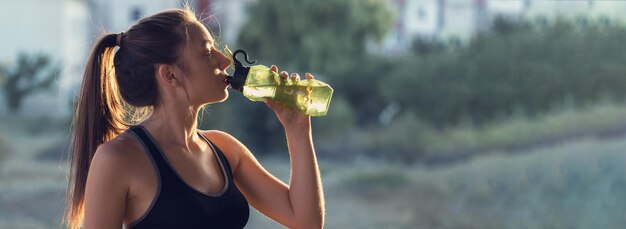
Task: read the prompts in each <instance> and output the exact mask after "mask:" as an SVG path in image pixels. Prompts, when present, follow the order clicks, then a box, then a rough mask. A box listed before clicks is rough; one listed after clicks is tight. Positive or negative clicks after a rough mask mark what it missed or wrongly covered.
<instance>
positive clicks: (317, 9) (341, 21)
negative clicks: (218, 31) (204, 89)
mask: <svg viewBox="0 0 626 229" xmlns="http://www.w3.org/2000/svg"><path fill="white" fill-rule="evenodd" d="M248 12H249V14H248V21H247V22H246V23H245V25H244V26H243V28H242V30H241V33H240V36H239V38H238V46H239V48H242V49H245V50H246V51H248V52H249V53H250V55H251V59H252V60H255V59H259V60H260V62H261V63H263V64H267V65H270V64H276V65H277V66H279V69H280V70H287V71H291V72H294V71H295V72H302V71H309V72H313V73H314V74H315V75H316V77H317V78H321V79H323V80H324V77H328V76H337V75H340V74H339V73H338V72H344V71H345V70H346V69H354V68H355V67H358V65H359V64H360V62H361V61H362V60H363V58H364V57H365V56H367V48H368V47H367V45H368V44H370V42H377V41H380V40H382V38H383V37H384V35H385V34H386V33H387V31H388V30H389V29H390V28H391V25H392V16H393V15H392V13H391V11H390V10H389V9H388V8H387V4H386V3H385V2H384V1H382V0H359V1H353V0H327V1H316V0H294V1H281V0H264V1H257V2H255V3H252V4H251V5H250V7H249V8H248ZM333 73H334V74H333ZM351 76H352V75H349V76H348V75H346V76H343V77H341V78H342V79H341V80H345V81H347V80H351V78H352V77H351ZM302 77H304V76H302ZM352 79H354V78H352ZM363 80H365V81H368V80H369V79H363ZM329 81H330V80H329ZM338 81H339V80H333V81H332V82H331V85H332V86H333V87H334V88H335V94H336V95H335V96H334V97H335V98H338V97H339V96H341V95H340V94H341V93H338V91H340V90H344V88H345V87H343V86H341V85H343V84H340V83H337V84H335V82H338ZM370 83H371V82H370ZM340 88H341V89H340ZM234 97H235V98H232V99H230V100H231V101H235V102H242V103H247V102H246V101H242V99H241V98H239V97H240V96H234ZM244 100H245V99H244ZM333 100H334V99H333ZM337 101H342V100H337ZM349 102H352V100H350V101H349ZM331 106H334V105H331ZM339 107H340V108H341V109H340V110H337V111H339V112H336V111H329V113H330V114H329V116H328V117H323V118H322V119H323V120H326V121H329V122H344V121H345V123H346V125H347V126H350V125H351V124H349V123H352V120H351V119H352V118H353V117H351V114H352V112H351V110H350V109H352V108H351V107H350V106H349V105H348V104H345V103H343V102H342V103H341V104H340V106H339ZM233 109H234V113H235V115H237V116H238V117H237V118H236V120H238V125H239V126H241V128H242V129H243V130H244V131H242V132H243V133H246V136H245V140H247V141H249V143H251V144H250V145H251V147H253V148H257V149H260V150H264V151H269V150H279V151H284V150H285V149H286V148H282V147H284V146H285V145H286V144H285V140H284V135H283V134H277V133H282V127H281V126H280V123H279V122H278V121H277V120H276V118H274V114H273V113H272V111H271V110H270V109H268V108H266V106H265V104H262V103H253V104H245V105H242V106H236V107H234V108H233ZM348 116H350V117H348ZM320 122H322V121H320ZM315 127H316V128H317V127H319V128H317V129H316V131H314V133H317V130H318V129H319V132H320V133H329V132H331V130H330V129H333V128H335V127H336V126H330V125H324V124H321V123H319V124H315Z"/></svg>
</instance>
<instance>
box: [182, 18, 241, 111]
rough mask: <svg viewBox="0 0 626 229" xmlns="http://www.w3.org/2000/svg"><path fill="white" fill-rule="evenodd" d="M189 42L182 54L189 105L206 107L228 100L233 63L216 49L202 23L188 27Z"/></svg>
mask: <svg viewBox="0 0 626 229" xmlns="http://www.w3.org/2000/svg"><path fill="white" fill-rule="evenodd" d="M188 34H189V41H188V43H187V45H186V46H185V48H184V50H183V54H182V58H183V59H182V61H183V65H182V68H183V69H182V72H183V77H184V78H185V79H184V84H185V88H186V90H187V94H188V96H189V100H190V101H189V102H190V103H191V104H193V105H204V104H210V103H216V102H222V101H224V100H226V98H228V90H227V88H228V83H226V76H227V73H226V68H228V66H229V65H230V60H229V59H228V58H227V57H226V56H225V55H224V54H223V53H222V52H220V51H218V50H217V49H216V47H215V41H214V40H213V38H212V37H211V34H209V31H208V30H207V29H206V28H205V27H204V26H203V25H202V24H200V23H194V24H193V25H191V26H189V28H188Z"/></svg>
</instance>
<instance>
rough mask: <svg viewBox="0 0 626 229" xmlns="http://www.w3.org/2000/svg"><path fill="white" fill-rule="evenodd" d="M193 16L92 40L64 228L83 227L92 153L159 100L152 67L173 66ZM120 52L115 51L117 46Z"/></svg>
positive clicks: (164, 18)
mask: <svg viewBox="0 0 626 229" xmlns="http://www.w3.org/2000/svg"><path fill="white" fill-rule="evenodd" d="M192 23H198V20H197V19H196V17H195V15H194V13H193V11H192V10H191V9H190V8H188V7H185V8H184V9H173V10H166V11H163V12H160V13H157V14H155V15H152V16H149V17H146V18H143V19H141V20H139V21H138V22H137V23H136V24H135V25H133V26H131V28H129V29H128V30H127V31H126V33H121V34H120V35H118V34H106V35H104V36H103V37H101V38H100V39H98V41H96V43H95V45H94V47H93V49H92V50H91V54H90V55H89V59H88V60H87V65H86V66H85V73H84V76H83V81H82V84H81V88H80V94H79V95H78V99H77V101H75V104H74V105H75V113H74V120H73V122H72V137H71V139H72V140H71V146H70V152H69V158H68V161H69V163H70V171H69V174H68V186H67V193H66V200H65V215H64V219H63V223H64V224H65V225H67V226H68V227H69V228H71V229H76V228H80V227H81V225H82V223H83V216H84V202H85V188H86V184H87V175H88V172H89V166H90V164H91V160H92V158H93V156H94V154H95V152H96V149H97V148H98V147H99V146H100V145H102V144H104V143H105V142H107V141H109V140H111V139H113V138H115V137H116V136H117V135H119V134H121V133H122V132H123V131H124V130H126V129H127V128H128V127H129V126H130V125H131V123H136V122H138V121H141V120H143V119H145V118H146V117H148V115H149V114H150V113H151V111H152V108H153V106H154V105H155V104H156V103H157V100H158V98H159V97H158V95H159V93H158V88H157V82H156V77H155V65H156V64H174V63H177V61H178V60H179V57H180V55H181V50H182V48H181V47H184V45H185V42H186V40H187V33H186V31H187V30H186V26H187V25H190V24H192ZM117 46H119V47H120V48H119V49H118V51H117V52H116V51H115V49H116V47H117Z"/></svg>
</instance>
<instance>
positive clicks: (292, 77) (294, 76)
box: [289, 73, 300, 80]
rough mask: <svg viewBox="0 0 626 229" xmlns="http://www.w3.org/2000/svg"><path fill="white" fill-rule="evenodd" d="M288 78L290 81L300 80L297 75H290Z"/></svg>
mask: <svg viewBox="0 0 626 229" xmlns="http://www.w3.org/2000/svg"><path fill="white" fill-rule="evenodd" d="M289 78H290V79H291V80H300V75H299V74H298V73H291V76H289Z"/></svg>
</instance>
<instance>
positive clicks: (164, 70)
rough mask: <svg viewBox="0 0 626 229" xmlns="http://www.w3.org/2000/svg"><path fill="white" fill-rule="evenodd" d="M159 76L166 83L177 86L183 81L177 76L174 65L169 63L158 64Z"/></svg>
mask: <svg viewBox="0 0 626 229" xmlns="http://www.w3.org/2000/svg"><path fill="white" fill-rule="evenodd" d="M157 78H158V79H159V80H161V81H162V82H163V83H164V84H165V85H168V86H171V87H175V88H176V87H178V86H180V83H181V82H180V81H179V78H176V75H175V74H174V69H173V67H172V66H171V65H168V64H158V65H157Z"/></svg>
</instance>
